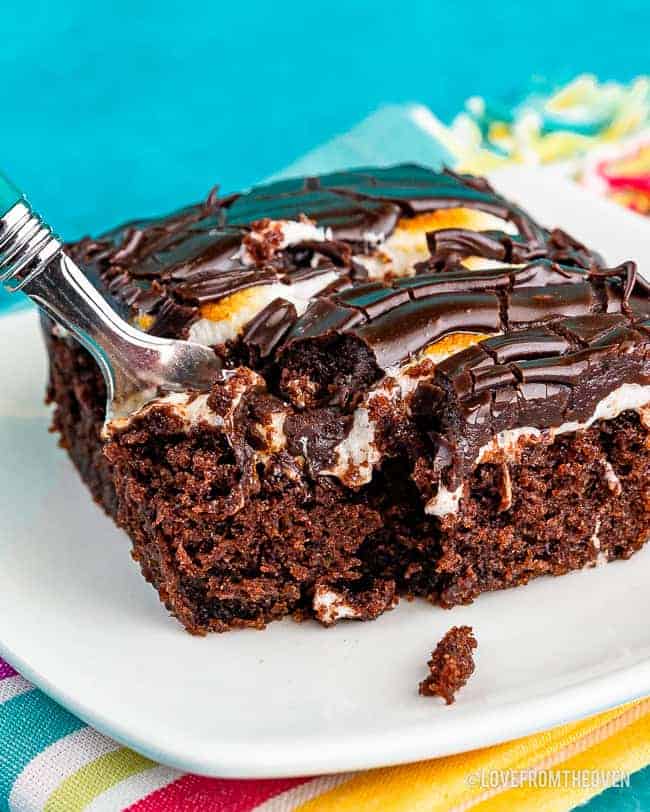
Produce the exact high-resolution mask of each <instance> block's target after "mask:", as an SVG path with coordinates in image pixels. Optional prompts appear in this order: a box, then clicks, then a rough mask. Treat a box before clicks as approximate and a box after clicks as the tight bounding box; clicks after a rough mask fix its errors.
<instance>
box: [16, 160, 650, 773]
mask: <svg viewBox="0 0 650 812" xmlns="http://www.w3.org/2000/svg"><path fill="white" fill-rule="evenodd" d="M500 178H501V179H499V178H498V179H497V182H498V184H499V186H500V188H502V189H503V190H504V191H506V192H507V193H509V194H511V195H512V196H514V197H516V198H518V199H519V200H522V201H524V200H525V201H526V202H527V204H528V206H529V208H530V209H531V210H532V211H533V213H535V214H536V215H538V217H539V218H540V219H542V221H543V222H546V223H549V224H554V223H559V224H562V225H563V226H564V227H566V228H567V229H568V230H570V231H571V232H573V233H575V234H576V235H578V236H579V237H582V238H584V239H587V240H589V241H590V242H591V243H592V244H594V245H595V246H596V247H598V248H599V249H601V250H602V251H603V252H604V253H605V255H606V256H607V258H608V260H610V261H615V260H621V259H624V258H627V257H628V256H631V257H635V258H637V259H639V260H640V261H641V262H642V263H644V264H645V266H646V267H650V249H649V248H648V243H650V240H649V237H650V224H648V223H646V222H645V221H644V220H642V219H640V218H637V217H636V216H634V215H631V214H629V213H627V212H625V211H622V210H620V209H618V208H615V207H613V206H610V205H609V204H607V203H605V202H603V201H600V200H594V199H592V198H590V197H588V196H587V195H586V194H584V193H583V192H581V190H579V189H577V188H575V187H573V186H570V185H568V184H566V182H564V181H561V180H559V179H557V178H555V177H546V176H544V175H535V174H533V175H531V174H530V173H522V172H521V171H516V172H512V171H510V170H509V171H508V173H507V174H503V175H502V176H500ZM0 339H1V346H2V348H3V349H2V352H1V353H0V381H1V382H2V383H1V387H0V460H1V463H0V500H2V511H1V513H0V652H1V653H2V655H3V656H4V657H6V658H7V659H8V660H9V661H10V662H11V663H12V664H13V665H14V666H16V667H17V668H18V669H19V670H20V671H22V673H23V674H25V676H27V677H28V678H29V679H31V680H32V681H33V682H35V683H36V684H37V685H38V686H39V687H40V688H42V689H43V690H44V691H45V692H46V693H48V694H50V695H51V696H52V697H54V698H55V699H56V700H58V701H59V702H61V703H62V704H63V705H65V706H66V707H67V708H69V709H70V710H72V711H73V712H74V713H76V714H78V715H79V716H81V717H82V718H83V719H85V720H86V721H87V722H89V723H91V724H93V725H95V726H96V727H97V728H99V729H100V730H102V731H103V732H104V733H107V734H109V735H111V736H113V737H115V738H116V739H118V740H119V741H121V742H123V743H124V744H127V745H130V746H131V747H133V748H135V749H136V750H139V751H141V752H143V753H145V754H146V755H148V756H151V757H152V758H154V759H157V760H160V761H163V762H166V763H168V764H172V765H175V766H178V767H181V768H183V769H187V770H192V771H196V772H201V773H205V774H211V775H220V776H250V777H252V776H289V775H306V774H310V773H311V774H313V773H319V772H334V771H339V770H353V769H358V768H362V767H371V766H378V765H386V764H394V763H398V762H405V761H414V760H416V759H422V758H426V757H430V756H438V755H443V754H448V753H453V752H458V751H461V750H468V749H472V748H475V747H479V746H483V745H488V744H492V743H495V742H499V741H503V740H506V739H510V738H513V737H516V736H521V735H523V734H527V733H531V732H533V731H536V730H540V729H542V728H545V727H549V726H552V725H555V724H558V723H560V722H566V721H568V720H570V719H575V718H578V717H579V716H584V715H588V714H591V713H594V712H596V711H599V710H601V709H604V708H606V707H609V706H613V705H615V704H617V703H621V702H623V701H625V700H629V699H632V698H634V697H638V696H641V695H644V694H646V693H650V662H649V660H648V656H649V655H650V626H649V625H648V623H647V622H646V619H647V618H648V616H649V614H650V590H649V589H648V583H650V549H646V550H644V551H642V552H641V553H639V554H638V555H636V556H634V557H633V558H632V559H631V560H630V561H627V562H616V563H613V564H610V565H608V566H607V567H604V568H601V569H592V570H588V571H584V572H580V573H574V574H572V575H568V576H565V577H563V578H556V579H541V580H538V581H536V582H534V583H532V584H531V585H529V586H527V587H523V588H519V589H515V590H511V591H508V592H500V593H495V594H491V595H484V596H482V597H481V598H480V599H479V600H477V601H476V603H475V604H473V605H472V606H470V607H462V608H457V609H454V610H452V611H451V612H448V611H444V610H442V609H439V608H435V607H432V606H429V605H428V604H426V603H424V602H421V601H416V602H413V603H410V604H409V603H407V602H403V603H402V604H401V605H400V606H399V607H398V608H397V609H396V610H395V611H393V612H390V613H388V614H386V615H384V616H383V617H381V618H379V619H378V620H377V621H375V622H373V623H364V624H355V623H353V622H350V623H343V624H340V625H339V626H337V627H335V628H333V629H329V630H325V629H323V628H321V627H320V626H318V625H317V624H316V623H311V622H309V623H303V624H302V625H298V624H295V623H293V622H291V621H286V622H282V623H273V624H271V626H270V627H269V628H268V629H267V630H266V631H265V632H255V631H242V632H231V633H229V634H225V635H212V636H211V637H208V638H205V639H198V638H193V637H190V636H189V635H187V634H186V633H185V632H183V631H182V630H181V628H180V627H179V626H178V625H177V623H176V622H175V621H174V620H172V619H171V618H169V617H168V616H167V615H166V613H165V611H164V609H163V608H162V606H161V605H160V604H159V603H158V598H157V596H156V594H155V593H154V591H153V590H152V589H151V587H149V586H148V585H147V584H146V583H145V581H144V580H143V579H142V577H141V575H140V573H139V571H138V568H137V567H136V566H135V565H134V564H133V563H132V562H131V560H130V557H129V542H128V540H127V538H126V537H125V536H124V535H123V534H122V533H121V532H120V531H118V530H117V529H116V528H115V527H114V526H113V524H112V523H111V522H110V521H109V520H108V519H107V518H106V517H105V516H104V515H103V514H102V512H101V511H100V510H99V509H98V508H97V507H96V506H95V505H94V504H93V503H92V502H91V501H90V499H89V497H88V494H87V493H86V491H85V489H84V487H83V486H82V485H81V483H80V481H79V479H78V478H77V475H76V473H75V471H74V470H73V468H72V465H71V464H70V462H69V461H68V459H67V457H66V455H65V453H64V452H63V451H61V450H60V449H58V448H57V445H56V437H55V436H53V435H51V434H48V433H47V426H48V420H49V417H48V413H47V410H46V409H45V407H43V406H41V405H40V404H41V399H42V394H43V382H44V379H45V361H44V354H43V350H42V347H41V342H40V339H39V336H38V332H37V327H36V318H35V315H34V313H33V312H30V313H23V314H18V315H11V316H7V317H6V318H5V319H2V320H0ZM459 623H467V624H469V625H471V626H473V627H474V630H475V633H476V635H477V637H478V641H479V648H478V656H477V667H476V673H475V675H474V677H473V678H472V679H471V680H470V682H469V684H468V685H467V687H466V688H465V689H464V690H463V691H462V692H461V693H460V694H459V697H458V700H457V702H456V704H455V705H453V706H451V707H445V706H444V705H442V703H440V702H439V701H438V700H432V699H425V698H421V697H419V696H418V695H417V684H418V681H419V680H420V679H421V678H422V677H423V676H424V674H425V672H426V660H427V658H428V655H429V652H430V650H431V648H432V647H433V646H434V644H435V643H436V641H437V640H438V639H439V638H440V637H441V636H442V635H443V634H444V632H446V631H447V629H448V628H449V627H450V626H451V625H453V624H459Z"/></svg>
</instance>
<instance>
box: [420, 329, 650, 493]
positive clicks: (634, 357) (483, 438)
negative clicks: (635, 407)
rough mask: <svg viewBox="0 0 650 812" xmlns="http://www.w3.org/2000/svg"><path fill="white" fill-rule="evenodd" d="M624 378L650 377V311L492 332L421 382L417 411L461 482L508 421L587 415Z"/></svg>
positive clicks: (548, 424) (451, 483) (449, 476)
mask: <svg viewBox="0 0 650 812" xmlns="http://www.w3.org/2000/svg"><path fill="white" fill-rule="evenodd" d="M623 383H638V384H641V385H650V319H646V320H644V321H642V322H637V323H632V322H631V320H630V319H629V318H628V317H626V316H625V315H623V314H598V315H586V316H579V317H571V318H566V319H560V320H558V321H556V322H553V323H552V324H550V325H547V326H545V327H541V328H535V329H534V330H523V331H522V332H518V333H511V334H509V335H506V336H499V337H495V338H490V339H486V340H484V341H481V342H480V343H478V344H476V345H474V346H473V347H470V348H469V349H467V350H464V351H463V352H460V353H458V354H456V355H454V356H452V357H450V358H448V359H447V360H445V361H443V362H442V363H441V364H439V365H438V367H437V368H436V371H435V374H434V375H433V377H432V378H431V379H430V380H427V381H423V382H422V383H420V384H419V386H418V389H417V391H416V393H415V396H414V398H413V404H412V409H413V414H414V416H415V419H416V421H417V422H418V424H419V426H420V428H421V429H422V431H423V433H424V434H425V435H427V436H428V437H429V439H430V442H431V444H432V447H433V448H432V453H433V457H434V459H436V458H439V462H440V463H441V464H439V465H438V470H439V471H440V472H441V480H440V481H441V482H442V483H443V484H444V485H445V487H447V488H448V489H450V490H453V489H455V488H456V487H457V486H458V485H459V484H460V483H461V482H462V481H463V480H464V478H465V477H466V476H467V474H468V473H469V471H471V469H472V468H473V466H474V464H475V462H476V459H477V455H478V452H479V449H480V448H481V447H482V446H484V445H485V444H486V443H487V442H488V441H489V440H490V439H491V438H492V437H494V436H495V435H496V434H498V433H499V432H501V431H503V430H505V429H512V428H518V427H522V426H532V427H535V428H537V429H545V428H553V427H558V426H560V425H562V424H563V423H567V422H573V421H576V422H578V423H582V422H585V421H586V420H588V419H589V418H590V417H591V415H592V414H593V413H594V411H595V409H596V406H597V405H598V403H599V401H601V400H602V399H603V398H604V397H606V396H607V395H608V394H609V393H610V392H612V391H613V390H614V389H616V388H617V387H619V386H620V385H621V384H623Z"/></svg>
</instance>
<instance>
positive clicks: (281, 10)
mask: <svg viewBox="0 0 650 812" xmlns="http://www.w3.org/2000/svg"><path fill="white" fill-rule="evenodd" d="M0 5H1V8H0V26H1V30H2V33H3V44H2V48H0V68H1V69H2V79H1V83H0V115H1V117H2V127H1V128H0V148H1V153H0V166H3V167H4V168H5V169H6V170H8V171H10V172H11V173H12V175H13V176H14V178H15V179H16V180H17V181H18V182H19V183H20V184H21V185H22V186H23V188H25V189H27V190H28V191H29V193H30V196H31V198H32V200H33V201H34V203H35V204H37V206H38V207H40V208H41V209H42V211H44V212H45V213H46V214H47V216H48V218H49V219H50V220H51V222H53V223H55V224H56V226H57V228H59V229H60V230H61V232H62V233H63V234H64V235H65V236H66V237H69V238H72V237H76V236H79V235H80V234H81V233H82V232H86V231H89V230H97V229H100V228H102V227H105V226H108V225H111V224H114V223H115V222H116V221H117V220H120V219H124V218H125V217H127V216H136V215H140V214H146V213H151V212H156V211H161V210H164V209H167V208H169V207H173V206H175V205H177V204H178V203H179V202H180V201H185V200H192V199H194V198H198V197H201V196H203V194H204V193H205V192H206V191H207V189H208V187H209V186H210V185H211V184H212V183H215V182H220V183H221V184H222V185H223V187H224V188H225V189H233V188H236V187H238V186H241V185H245V184H249V183H252V182H253V181H255V180H258V179H260V178H263V177H265V176H267V175H270V174H271V173H272V172H274V171H275V170H277V169H279V168H280V167H283V166H286V165H287V164H289V163H291V161H292V160H294V159H295V158H296V157H297V156H299V155H301V154H302V153H304V152H305V151H306V150H308V149H309V148H310V147H312V146H314V145H315V144H317V143H319V142H322V141H324V140H327V139H329V138H331V137H332V136H333V135H335V134H336V133H339V132H343V131H345V130H347V129H349V128H350V127H351V126H352V125H353V124H354V123H355V122H357V121H358V120H360V119H361V118H363V117H364V116H365V115H366V114H367V113H369V112H370V111H372V110H373V109H375V108H376V107H377V106H379V105H380V104H382V103H386V102H400V101H412V100H418V101H422V102H424V103H427V104H429V106H430V107H431V108H432V109H433V110H434V111H435V112H436V113H438V114H439V115H440V116H442V117H443V118H444V117H450V116H451V115H452V114H453V113H454V112H455V111H456V110H457V109H458V108H459V106H460V105H461V104H462V102H463V100H464V99H465V97H466V96H468V95H470V94H472V93H477V92H481V93H483V94H485V95H488V96H491V97H505V98H506V99H507V97H508V96H509V95H512V94H514V93H515V92H516V91H517V89H520V88H521V87H522V85H523V84H525V83H526V82H527V81H528V80H529V78H530V77H531V76H532V75H534V74H544V75H546V76H549V77H551V78H557V79H560V80H562V79H565V78H568V77H570V76H572V75H574V74H575V73H578V72H580V71H584V70H590V71H593V72H594V73H597V74H599V75H600V76H601V78H609V77H611V78H618V79H621V80H627V79H630V78H632V77H633V76H634V75H636V74H637V73H640V72H644V71H647V70H648V67H649V64H648V44H647V43H648V39H647V37H648V31H649V30H650V5H649V4H648V3H647V2H646V0H618V2H616V3H611V2H600V0H592V1H591V2H584V0H574V1H573V2H572V1H571V0H561V1H560V0H545V1H544V2H543V3H542V2H540V3H530V2H516V3H511V2H508V0H506V2H485V0H482V2H476V0H467V2H464V3H462V2H460V3H458V2H453V0H452V1H451V2H450V1H449V0H443V1H442V2H439V1H437V0H410V2H408V3H396V2H386V1H385V0H357V1H356V2H355V1H354V0H343V2H336V0H330V1H329V2H328V0H301V2H296V0H284V2H283V0H275V1H273V0H263V1H260V0H244V2H226V1H225V0H212V1H211V2H194V3H190V2H187V1H185V2H181V1H180V0H158V2H138V0H135V1H134V0H112V1H111V2H109V3H94V2H92V1H91V2H88V0H68V2H56V0H55V2H40V0H33V2H30V3H26V2H24V0H21V2H17V0H3V2H2V3H1V4H0Z"/></svg>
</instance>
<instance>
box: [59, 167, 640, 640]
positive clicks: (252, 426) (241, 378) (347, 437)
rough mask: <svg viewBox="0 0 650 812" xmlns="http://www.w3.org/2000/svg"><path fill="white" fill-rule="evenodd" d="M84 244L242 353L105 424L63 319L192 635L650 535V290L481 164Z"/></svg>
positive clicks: (158, 309) (93, 438) (605, 554)
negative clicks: (512, 195) (190, 387)
mask: <svg viewBox="0 0 650 812" xmlns="http://www.w3.org/2000/svg"><path fill="white" fill-rule="evenodd" d="M70 251H71V253H72V255H73V257H74V258H75V259H76V260H77V262H78V263H79V264H80V265H81V267H83V268H85V269H86V272H87V274H88V277H89V278H90V279H91V280H92V281H93V283H94V284H95V285H96V286H97V288H98V289H99V290H100V291H101V292H102V293H103V294H104V295H105V296H107V297H108V298H109V299H110V301H111V302H112V303H113V305H114V306H115V307H116V308H117V309H118V310H119V311H120V312H121V313H122V314H123V315H124V316H125V317H126V318H127V319H128V320H129V321H130V322H131V323H133V324H135V325H137V326H139V327H140V328H141V329H144V330H148V331H149V332H151V333H153V334H155V335H162V336H170V337H175V338H188V339H192V340H195V341H199V342H201V343H204V344H208V345H210V346H212V347H214V350H215V352H216V353H217V355H218V356H219V357H220V358H221V359H222V362H223V370H222V373H221V375H220V376H219V377H218V379H217V380H215V383H214V387H213V388H212V390H211V391H210V392H207V393H197V392H187V393H180V394H179V393H174V394H165V393H161V395H160V397H159V398H158V399H157V400H156V401H154V402H153V403H151V404H149V405H147V406H146V407H144V408H143V409H142V410H141V411H140V412H138V413H137V414H135V415H133V416H132V417H131V418H129V419H128V420H123V421H119V422H115V423H113V424H112V425H111V427H110V431H109V433H108V436H107V437H102V433H101V429H102V418H103V410H104V386H103V383H102V380H101V376H100V374H99V371H98V370H97V369H96V368H95V366H94V364H93V362H92V361H91V360H90V358H89V356H88V355H87V354H86V353H85V351H84V350H83V349H81V348H80V347H79V346H78V345H77V344H75V342H74V341H73V340H72V339H71V338H70V337H68V336H66V335H65V334H63V333H62V332H61V331H60V330H59V329H58V328H54V329H53V327H52V325H51V324H50V323H49V322H47V321H44V330H45V333H46V340H47V346H48V351H49V355H50V386H49V398H50V400H51V401H52V402H53V403H54V404H55V412H54V428H55V429H56V430H58V431H59V432H60V434H61V438H62V444H63V445H64V446H65V447H66V448H67V449H68V451H69V453H70V456H71V458H72V460H73V462H74V463H75V465H76V466H77V468H78V469H79V472H80V474H81V476H82V477H83V478H84V480H85V481H86V483H87V484H88V486H89V488H90V490H91V492H92V494H93V496H94V498H95V499H96V500H97V501H98V502H99V503H100V504H102V505H103V506H104V508H105V509H106V510H107V511H108V513H109V514H110V515H111V516H113V517H114V519H115V520H116V521H117V523H118V524H119V525H120V526H121V527H123V528H124V529H125V530H126V532H127V533H128V534H129V536H130V537H131V540H132V542H133V556H134V557H135V558H136V559H137V561H138V562H139V563H140V566H141V568H142V571H143V573H144V575H145V577H146V578H147V579H148V580H149V581H150V582H151V583H152V584H153V585H154V587H155V588H156V589H157V590H158V592H159V594H160V597H161V600H162V601H163V602H164V603H165V605H166V606H167V608H168V609H169V610H170V611H171V612H172V613H173V614H174V615H175V616H176V617H177V618H178V619H179V620H180V621H181V622H182V623H183V624H184V625H185V627H186V628H187V629H188V630H189V631H191V632H194V633H204V632H207V631H211V630H216V631H224V630H227V629H230V628H233V627H241V626H253V627H262V626H264V625H265V624H266V623H267V622H268V621H270V620H272V619H275V618H281V617H283V616H285V615H288V614H291V615H293V616H294V617H296V618H305V617H314V618H316V619H318V620H320V621H321V622H322V623H323V624H324V625H331V624H333V623H335V622H337V621H338V620H341V619H346V618H348V619H360V620H366V619H371V618H374V617H377V616H378V615H379V614H381V613H382V612H384V611H386V610H387V609H390V608H392V607H393V606H394V605H395V604H396V602H397V600H398V597H399V596H400V595H409V596H411V595H415V596H422V597H425V598H427V599H429V600H430V601H432V602H434V603H438V604H440V605H442V606H445V607H450V606H454V605H456V604H460V603H467V602H470V601H472V600H473V599H474V598H475V597H476V596H477V595H479V594H480V593H481V592H484V591H486V590H494V589H501V588H504V587H508V586H515V585H518V584H524V583H526V582H527V581H529V580H530V579H531V578H534V577H536V576H538V575H542V574H554V575H560V574H562V573H565V572H568V571H570V570H574V569H580V568H583V567H591V566H595V565H597V564H601V563H605V562H607V561H610V560H613V559H616V558H627V557H629V556H630V555H631V554H632V553H633V552H635V551H636V550H637V549H639V548H640V547H641V546H642V545H643V544H644V542H645V541H646V540H647V538H648V535H649V534H650V450H649V430H650V409H649V407H648V402H649V401H650V293H649V289H648V285H647V283H646V282H644V281H643V279H642V278H641V277H640V276H638V275H637V273H636V267H635V265H634V263H632V262H626V263H624V264H622V265H621V266H619V267H617V268H607V267H605V265H604V262H603V260H602V259H601V257H600V256H599V255H598V254H597V253H595V252H593V251H592V250H590V249H589V248H587V247H586V246H584V245H582V244H581V243H580V242H578V241H577V240H575V239H574V238H572V237H571V236H570V235H569V234H567V233H566V232H564V231H562V230H560V229H554V230H548V229H546V228H544V227H543V226H541V225H539V224H538V223H536V222H535V221H534V220H533V219H532V218H531V217H530V216H529V215H528V214H527V213H526V212H525V211H524V210H522V209H521V208H520V207H519V206H518V205H516V204H514V203H512V202H510V201H507V200H505V199H504V198H502V197H501V196H500V195H499V194H498V193H497V192H495V191H494V190H493V189H492V188H491V187H490V185H489V184H488V183H487V182H486V181H484V180H482V179H480V178H474V177H469V176H460V175H457V174H454V173H453V172H450V171H444V172H441V173H436V172H433V171H431V170H428V169H424V168H422V167H419V166H412V165H408V166H397V167H391V168H386V169H364V170H358V171H351V172H346V173H337V174H332V175H328V176H323V177H320V178H301V179H297V180H289V181H282V182H279V183H276V184H273V185H270V186H262V187H259V188H256V189H253V190H252V191H250V192H248V193H245V194H242V195H231V196H229V197H225V198H224V197H219V196H218V195H217V194H216V193H214V192H213V193H211V194H210V196H209V197H208V199H207V201H206V202H205V203H204V204H200V205H196V206H191V207H189V208H186V209H183V210H182V211H181V212H178V213H176V214H173V215H171V216H168V217H161V218H158V219H154V220H147V221H138V222H134V223H130V224H127V225H126V226H124V227H122V228H118V229H116V230H114V231H111V232H109V233H108V234H105V235H103V236H101V237H99V238H96V239H91V238H86V239H83V240H81V241H80V242H78V243H76V244H75V245H72V246H70Z"/></svg>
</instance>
